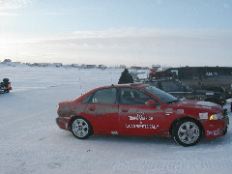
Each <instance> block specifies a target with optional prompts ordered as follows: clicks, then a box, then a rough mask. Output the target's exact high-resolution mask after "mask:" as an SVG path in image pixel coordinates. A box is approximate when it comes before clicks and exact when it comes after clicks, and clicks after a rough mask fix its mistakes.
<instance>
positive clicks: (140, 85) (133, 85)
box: [97, 83, 149, 89]
mask: <svg viewBox="0 0 232 174" xmlns="http://www.w3.org/2000/svg"><path fill="white" fill-rule="evenodd" d="M147 86H149V85H148V84H144V83H128V84H112V85H109V86H102V87H99V88H97V89H102V88H111V87H116V88H128V87H129V88H136V89H140V88H144V87H147Z"/></svg>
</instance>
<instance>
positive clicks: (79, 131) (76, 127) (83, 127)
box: [72, 119, 89, 138]
mask: <svg viewBox="0 0 232 174" xmlns="http://www.w3.org/2000/svg"><path fill="white" fill-rule="evenodd" d="M72 131H73V133H74V134H75V135H76V136H77V137H80V138H83V137H85V136H86V135H88V133H89V126H88V123H87V122H86V121H85V120H83V119H76V120H75V121H74V122H73V123H72Z"/></svg>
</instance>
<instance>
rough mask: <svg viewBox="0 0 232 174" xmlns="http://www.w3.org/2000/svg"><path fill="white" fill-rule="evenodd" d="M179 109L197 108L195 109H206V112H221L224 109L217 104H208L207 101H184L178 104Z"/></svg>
mask: <svg viewBox="0 0 232 174" xmlns="http://www.w3.org/2000/svg"><path fill="white" fill-rule="evenodd" d="M176 106H177V107H178V108H180V107H181V108H195V109H204V110H215V111H221V110H222V107H221V106H220V105H218V104H216V103H212V102H207V101H195V100H182V101H179V102H178V103H176Z"/></svg>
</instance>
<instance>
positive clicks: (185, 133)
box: [172, 119, 202, 147]
mask: <svg viewBox="0 0 232 174" xmlns="http://www.w3.org/2000/svg"><path fill="white" fill-rule="evenodd" d="M201 136H202V129H201V126H200V125H199V124H198V123H197V122H196V121H195V120H193V119H183V120H180V121H178V122H177V123H176V124H175V125H174V127H173V130H172V137H173V139H174V141H175V142H177V143H178V144H180V145H182V146H185V147H187V146H193V145H195V144H197V143H198V142H199V141H200V139H201Z"/></svg>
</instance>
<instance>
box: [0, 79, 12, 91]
mask: <svg viewBox="0 0 232 174" xmlns="http://www.w3.org/2000/svg"><path fill="white" fill-rule="evenodd" d="M10 90H12V87H11V82H10V80H9V79H8V78H4V79H3V80H2V82H0V94H4V93H9V92H10Z"/></svg>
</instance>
